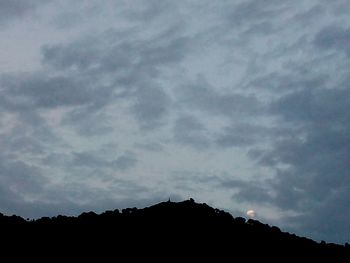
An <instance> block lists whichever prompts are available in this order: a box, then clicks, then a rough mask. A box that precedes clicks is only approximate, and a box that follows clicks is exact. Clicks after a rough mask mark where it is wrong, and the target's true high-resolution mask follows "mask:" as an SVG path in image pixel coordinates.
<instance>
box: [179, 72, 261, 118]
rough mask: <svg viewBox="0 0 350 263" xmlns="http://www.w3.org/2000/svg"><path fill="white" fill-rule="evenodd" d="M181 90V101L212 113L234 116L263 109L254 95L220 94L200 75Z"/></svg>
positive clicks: (247, 114)
mask: <svg viewBox="0 0 350 263" xmlns="http://www.w3.org/2000/svg"><path fill="white" fill-rule="evenodd" d="M181 92H182V94H181V99H180V101H181V103H185V104H186V106H188V107H191V108H195V109H199V110H201V111H206V112H209V113H212V114H219V115H223V116H227V117H231V118H234V117H239V116H249V115H253V114H259V113H260V112H261V111H262V110H263V106H262V104H261V103H260V102H259V101H258V99H257V98H256V97H255V96H254V95H243V94H240V93H230V94H220V93H219V92H217V91H215V89H214V88H213V87H211V86H210V85H209V83H207V82H206V80H205V79H203V78H201V77H200V78H199V79H198V80H197V82H196V83H194V84H192V85H188V86H185V87H183V88H182V90H181Z"/></svg>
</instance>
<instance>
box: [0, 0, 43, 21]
mask: <svg viewBox="0 0 350 263" xmlns="http://www.w3.org/2000/svg"><path fill="white" fill-rule="evenodd" d="M45 2H46V3H47V2H49V1H42V0H36V1H32V0H1V1H0V25H1V24H4V23H8V22H10V21H11V20H14V19H17V18H21V17H23V16H24V15H26V14H28V13H29V12H32V11H34V10H35V8H37V7H38V6H39V5H42V4H46V3H45Z"/></svg>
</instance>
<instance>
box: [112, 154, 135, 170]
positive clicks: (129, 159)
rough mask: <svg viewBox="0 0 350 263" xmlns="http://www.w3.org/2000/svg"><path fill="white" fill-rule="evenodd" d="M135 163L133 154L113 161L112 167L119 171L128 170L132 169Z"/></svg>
mask: <svg viewBox="0 0 350 263" xmlns="http://www.w3.org/2000/svg"><path fill="white" fill-rule="evenodd" d="M136 163H137V159H136V158H135V156H134V155H133V154H124V155H122V156H120V157H118V159H116V160H115V161H113V167H115V168H116V169H119V170H123V171H125V170H128V169H130V168H131V167H134V166H135V165H136Z"/></svg>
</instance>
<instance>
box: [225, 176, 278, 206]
mask: <svg viewBox="0 0 350 263" xmlns="http://www.w3.org/2000/svg"><path fill="white" fill-rule="evenodd" d="M220 186H221V187H223V188H227V189H232V190H235V191H237V192H236V193H234V194H233V195H232V199H233V200H235V201H239V202H250V201H253V202H263V203H270V202H271V201H272V200H273V198H272V195H271V193H270V191H271V186H270V185H269V184H268V182H256V181H244V180H237V179H223V180H221V182H220Z"/></svg>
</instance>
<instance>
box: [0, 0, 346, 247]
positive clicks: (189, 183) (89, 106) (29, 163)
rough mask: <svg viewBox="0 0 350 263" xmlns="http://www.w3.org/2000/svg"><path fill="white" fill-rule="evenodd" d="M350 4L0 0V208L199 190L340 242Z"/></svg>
mask: <svg viewBox="0 0 350 263" xmlns="http://www.w3.org/2000/svg"><path fill="white" fill-rule="evenodd" d="M349 12H350V2H349V1H347V0H333V1H328V0H308V1H304V0H284V1H279V0H232V1H224V0H223V1H211V0H200V1H199V0H198V1H195V0H192V1H189V0H181V1H171V0H162V1H156V0H114V1H113V0H105V1H97V0H90V1H87V0H86V1H83V0H81V1H70V0H46V1H44V0H35V1H34V0H32V1H31V0H0V39H1V41H0V149H1V150H0V211H1V212H2V213H4V214H9V215H10V214H17V215H20V216H22V217H25V218H27V217H28V218H38V217H41V216H55V215H58V214H66V215H78V214H80V213H81V212H83V211H87V210H93V211H95V212H102V211H104V210H107V209H115V208H119V209H121V208H125V207H133V206H137V207H140V208H141V207H144V206H148V205H151V204H155V203H157V202H161V201H166V200H168V198H171V200H174V201H179V200H184V199H188V198H190V197H191V198H194V199H195V200H196V201H197V202H205V203H207V204H209V205H211V206H213V207H217V208H220V209H224V210H226V211H229V212H231V213H232V214H233V215H234V216H241V215H244V216H245V213H246V211H248V210H254V211H255V216H256V218H257V219H258V220H260V221H262V222H265V223H268V224H271V225H277V226H279V227H280V228H282V229H283V230H286V231H290V232H293V233H296V234H298V235H301V236H306V237H309V238H313V239H315V240H318V241H320V240H325V241H327V242H336V243H344V242H348V241H350V220H349V217H350V205H349V201H350V200H349V199H350V174H349V171H350V88H349V83H350V60H349V57H350V45H349V43H350V17H349V15H348V14H349Z"/></svg>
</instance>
